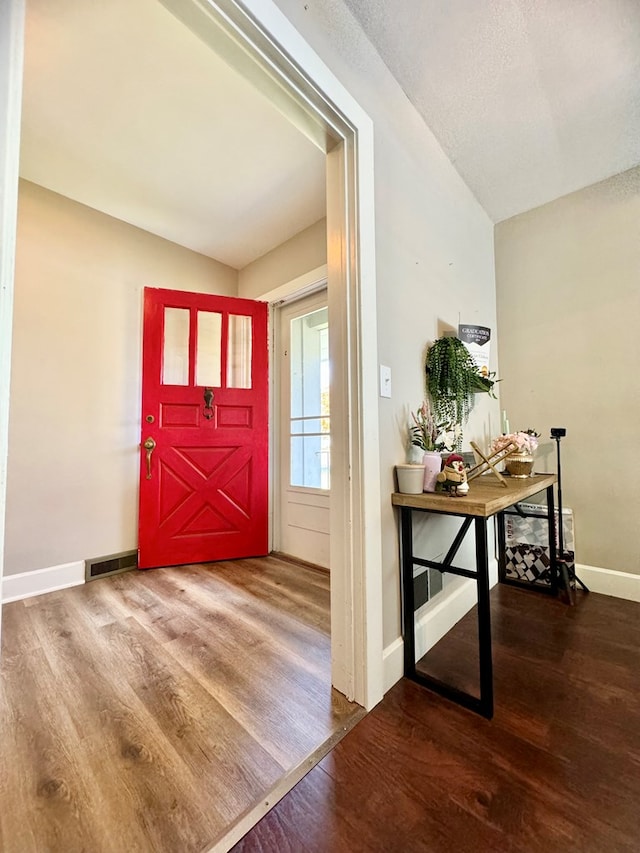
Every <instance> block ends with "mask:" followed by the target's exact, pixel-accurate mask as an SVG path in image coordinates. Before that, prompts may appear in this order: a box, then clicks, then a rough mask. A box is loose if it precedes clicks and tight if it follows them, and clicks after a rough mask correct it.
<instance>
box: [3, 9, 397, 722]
mask: <svg viewBox="0 0 640 853" xmlns="http://www.w3.org/2000/svg"><path fill="white" fill-rule="evenodd" d="M159 2H162V3H163V5H164V6H166V7H167V9H169V10H170V11H171V12H172V13H173V14H174V15H175V16H176V17H177V18H179V19H180V20H182V21H183V22H184V23H185V24H186V25H187V26H188V27H189V28H190V29H191V30H192V31H193V32H194V33H196V34H197V35H198V36H199V37H200V38H201V39H202V40H203V41H205V42H206V43H208V44H210V45H211V47H212V48H213V49H215V50H216V52H217V53H218V54H219V55H221V56H222V57H223V58H224V59H225V60H226V61H227V62H228V63H229V64H230V65H231V66H232V67H233V68H235V69H236V71H238V72H239V73H241V74H242V75H243V76H244V77H246V78H247V79H249V80H250V81H251V82H252V83H253V84H254V85H256V86H257V87H258V88H259V89H260V90H261V91H262V92H263V94H265V96H266V97H268V98H269V99H270V100H271V102H272V103H273V104H274V105H275V106H276V107H277V108H278V109H279V110H280V111H281V112H282V113H283V114H284V115H286V116H287V117H288V118H289V119H290V120H291V121H292V122H293V123H294V124H295V125H296V126H297V127H298V128H299V129H300V130H301V131H302V132H304V133H305V134H306V135H307V136H308V137H309V138H310V139H312V140H313V141H314V142H315V143H316V144H317V145H318V146H319V147H320V148H321V149H322V150H323V151H325V152H326V153H327V242H328V259H327V260H328V291H329V317H330V324H331V328H332V341H331V344H330V352H331V359H332V362H333V363H334V364H340V365H342V368H343V369H342V370H341V371H336V372H335V373H336V376H335V377H334V378H335V381H334V382H333V383H332V408H334V406H335V411H336V413H337V414H342V417H340V418H336V421H337V423H336V429H335V433H334V434H333V435H332V470H331V478H332V502H331V503H332V507H331V533H332V536H331V566H332V583H331V633H332V643H331V647H332V682H333V684H334V686H335V687H336V688H337V689H338V690H340V691H341V692H342V693H344V694H345V695H346V696H347V697H348V698H350V699H355V701H357V702H358V703H360V704H361V705H363V706H364V707H366V708H371V707H373V706H374V705H375V704H376V703H377V702H378V701H379V700H380V699H381V698H382V693H383V672H382V569H381V525H380V476H379V457H378V405H377V333H376V299H375V286H376V283H375V227H374V225H375V223H374V214H373V211H374V181H373V127H372V124H371V120H370V119H369V117H368V116H367V115H366V113H364V111H363V110H362V109H361V108H360V106H359V105H358V104H357V102H356V101H355V100H354V99H353V98H352V97H351V96H350V95H349V93H348V92H347V90H346V89H345V88H344V87H343V86H342V84H341V83H340V82H339V81H338V80H337V78H335V77H334V76H333V74H332V73H331V71H329V69H328V68H327V67H326V66H325V65H324V63H323V62H322V61H321V60H320V58H319V57H318V56H317V55H316V54H315V53H314V52H313V51H312V50H311V48H310V47H309V45H308V44H307V43H306V42H305V41H304V39H303V38H302V37H301V36H300V34H299V33H298V32H297V30H295V29H294V27H293V26H292V25H291V24H290V23H289V21H288V20H287V18H285V16H284V15H283V14H282V12H281V11H280V10H279V9H278V7H277V6H275V4H274V3H273V2H271V0H159ZM0 10H1V12H0V13H1V15H2V19H1V21H0V31H1V33H2V35H1V38H0V111H1V112H0V115H1V116H2V118H1V119H0V120H1V121H2V126H1V127H0V192H1V193H2V199H3V201H2V205H1V207H0V237H1V238H2V240H1V243H0V246H1V249H0V251H1V252H2V255H1V256H0V341H1V342H2V344H1V349H0V548H1V547H2V545H3V539H2V533H3V522H4V511H5V501H6V478H5V473H6V459H7V417H8V401H9V378H10V357H9V355H10V339H11V325H12V318H11V313H12V293H13V278H14V265H15V264H14V259H15V228H16V207H17V205H16V200H17V179H18V163H19V138H20V103H21V89H22V64H23V53H22V43H23V38H24V35H23V34H24V0H2V2H1V5H0ZM223 36H226V38H225V37H223ZM334 487H335V491H334ZM334 531H335V535H334ZM1 554H2V552H0V556H1ZM0 582H1V581H0Z"/></svg>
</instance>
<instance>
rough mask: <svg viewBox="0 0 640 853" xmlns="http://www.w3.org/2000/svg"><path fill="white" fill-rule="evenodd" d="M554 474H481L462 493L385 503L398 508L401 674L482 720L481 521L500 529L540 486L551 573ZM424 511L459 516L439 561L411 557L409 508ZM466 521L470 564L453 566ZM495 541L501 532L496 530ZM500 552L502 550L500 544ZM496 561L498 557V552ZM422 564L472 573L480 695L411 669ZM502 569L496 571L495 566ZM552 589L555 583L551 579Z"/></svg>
mask: <svg viewBox="0 0 640 853" xmlns="http://www.w3.org/2000/svg"><path fill="white" fill-rule="evenodd" d="M555 482H556V476H555V474H535V475H534V476H532V477H528V478H527V479H516V478H511V479H508V480H507V481H506V486H504V485H502V484H501V483H500V482H498V480H496V479H495V478H494V477H492V476H488V475H483V476H482V477H478V478H477V479H475V480H473V481H472V482H471V483H470V484H469V493H468V494H467V495H465V496H464V497H451V496H449V495H448V494H446V493H439V492H436V493H434V494H431V493H423V494H420V495H405V494H401V493H400V492H394V493H393V495H392V496H391V502H392V504H393V505H394V506H397V507H399V508H400V538H401V567H402V631H403V635H404V674H405V676H406V677H407V678H410V679H411V680H412V681H416V682H417V683H418V684H421V685H423V686H424V687H428V688H429V689H431V690H433V691H435V692H436V693H439V694H440V695H441V696H445V697H447V698H448V699H451V700H453V701H454V702H457V703H458V704H460V705H464V707H466V708H469V709H470V710H472V711H475V712H476V713H478V714H481V715H482V716H483V717H486V718H487V719H491V717H492V716H493V659H492V654H491V608H490V603H489V554H488V540H487V520H488V519H489V518H492V517H493V516H495V515H498V516H499V518H498V524H499V530H501V531H504V526H503V525H504V517H503V515H502V513H503V512H504V510H505V509H508V508H509V507H511V506H513V505H514V504H517V503H518V502H519V501H524V500H526V498H529V497H531V496H532V495H535V494H537V493H538V492H541V491H543V490H546V497H547V522H548V525H549V551H550V558H551V566H552V574H553V571H554V568H553V567H555V565H556V540H555V532H554V530H555V526H554V512H555V507H554V497H553V484H554V483H555ZM414 512H429V513H437V514H440V515H448V516H454V517H458V518H461V519H462V523H461V525H460V529H459V530H458V532H457V534H456V535H455V537H454V539H453V542H452V543H451V547H450V548H449V550H448V551H447V554H446V555H445V557H444V558H443V560H442V561H441V562H436V561H434V560H426V559H424V558H422V557H419V556H416V555H415V554H414V550H413V523H412V522H413V513H414ZM472 523H473V524H474V527H475V551H476V568H475V571H472V570H470V569H463V568H459V567H458V566H454V565H453V560H454V559H455V556H456V554H457V553H458V550H459V549H460V546H461V545H462V542H463V540H464V538H465V536H466V535H467V532H468V531H469V529H470V527H471V525H472ZM499 539H500V541H501V543H503V542H504V533H502V534H499ZM503 551H504V549H503ZM500 560H501V561H502V560H504V553H501V555H500ZM415 565H418V566H424V567H426V568H429V569H437V570H438V571H440V572H442V573H448V574H453V575H460V576H462V577H465V578H473V579H474V580H475V582H476V585H477V590H478V650H479V660H480V697H479V698H478V697H476V696H473V695H472V694H470V693H466V692H465V691H463V690H459V689H458V688H456V687H454V686H452V685H450V684H446V683H445V682H443V681H441V680H440V679H437V678H433V677H432V676H430V675H427V674H425V673H422V672H418V671H417V670H416V648H415V603H414V592H413V567H414V566H415ZM501 574H502V571H501ZM553 586H554V588H555V582H554V584H553Z"/></svg>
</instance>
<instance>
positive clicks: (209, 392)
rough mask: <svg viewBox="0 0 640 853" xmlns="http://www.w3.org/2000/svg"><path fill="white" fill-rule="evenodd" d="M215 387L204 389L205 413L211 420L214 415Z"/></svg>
mask: <svg viewBox="0 0 640 853" xmlns="http://www.w3.org/2000/svg"><path fill="white" fill-rule="evenodd" d="M212 403H213V388H205V389H204V411H203V413H202V414H203V415H204V416H205V418H206V419H207V420H208V421H210V420H211V418H212V417H213V406H212V405H211V404H212Z"/></svg>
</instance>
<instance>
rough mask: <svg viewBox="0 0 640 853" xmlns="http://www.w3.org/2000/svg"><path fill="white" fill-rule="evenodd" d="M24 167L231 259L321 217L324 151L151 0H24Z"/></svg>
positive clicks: (94, 203)
mask: <svg viewBox="0 0 640 853" xmlns="http://www.w3.org/2000/svg"><path fill="white" fill-rule="evenodd" d="M25 51H26V60H25V77H24V101H23V123H22V147H21V164H20V173H21V175H22V177H24V178H26V179H28V180H30V181H33V182H35V183H37V184H40V185H42V186H44V187H46V188H48V189H50V190H53V191H54V192H58V193H61V194H62V195H65V196H68V197H69V198H72V199H74V200H76V201H79V202H82V203H83V204H86V205H89V206H90V207H93V208H96V209H97V210H101V211H103V212H105V213H108V214H109V215H111V216H114V217H116V218H118V219H122V220H124V221H125V222H129V223H131V224H134V225H136V226H138V227H140V228H143V229H145V230H147V231H150V232H152V233H154V234H158V235H160V236H162V237H165V238H166V239H168V240H172V241H173V242H176V243H179V244H180V245H183V246H187V247H188V248H191V249H194V250H195V251H197V252H200V253H202V254H205V255H209V256H210V257H213V258H216V259H218V260H220V261H222V262H224V263H226V264H229V265H230V266H232V267H235V268H236V269H241V268H242V267H244V266H245V265H246V264H248V263H249V262H250V261H252V260H254V259H255V258H257V257H259V256H261V255H263V254H264V253H265V252H267V251H269V250H270V249H272V248H273V247H274V246H277V245H279V244H280V243H282V242H284V241H285V240H287V239H288V238H289V237H291V236H293V235H294V234H296V233H297V232H299V231H301V230H303V229H304V228H306V227H308V226H309V225H312V224H313V223H314V222H317V221H318V220H319V219H321V218H322V217H323V216H325V158H324V154H323V153H322V152H320V151H319V150H318V149H317V148H315V147H314V146H313V144H312V143H311V142H309V141H308V140H307V139H306V138H305V137H304V136H303V135H302V134H301V133H300V132H299V131H297V130H295V129H294V127H293V126H292V125H291V124H290V123H289V122H288V121H287V120H286V119H285V118H283V117H282V116H281V115H280V114H279V113H278V112H277V111H276V110H275V109H274V107H272V106H271V104H270V103H269V102H268V101H267V100H266V99H265V98H264V97H263V96H261V95H260V94H258V93H257V92H256V90H255V89H254V88H253V87H252V86H250V85H249V84H248V83H246V82H244V81H243V80H242V79H241V78H240V77H239V76H238V75H237V74H235V73H233V72H231V71H230V69H229V68H228V67H227V66H226V65H225V64H224V63H223V62H222V61H221V60H220V59H218V58H217V57H216V56H215V54H214V53H213V52H212V51H211V50H210V49H209V48H207V47H206V46H205V45H204V44H203V43H202V42H200V41H199V40H198V39H197V38H196V37H195V36H193V35H192V34H191V33H190V32H189V31H188V30H187V29H186V28H185V27H183V26H182V25H181V24H180V23H178V22H177V21H176V20H175V19H174V18H173V17H172V16H171V14H170V13H169V12H168V11H167V10H166V9H165V8H164V7H163V6H162V5H161V4H160V3H158V2H156V0H135V2H132V0H103V2H95V1H94V2H91V0H28V2H27V37H26V46H25Z"/></svg>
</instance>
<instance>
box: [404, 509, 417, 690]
mask: <svg viewBox="0 0 640 853" xmlns="http://www.w3.org/2000/svg"><path fill="white" fill-rule="evenodd" d="M411 512H412V511H411V509H410V507H402V508H401V511H400V524H401V541H402V633H403V636H404V674H405V675H406V676H407V677H408V678H412V677H413V676H414V675H415V672H416V635H415V599H414V594H413V524H412V515H411Z"/></svg>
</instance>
